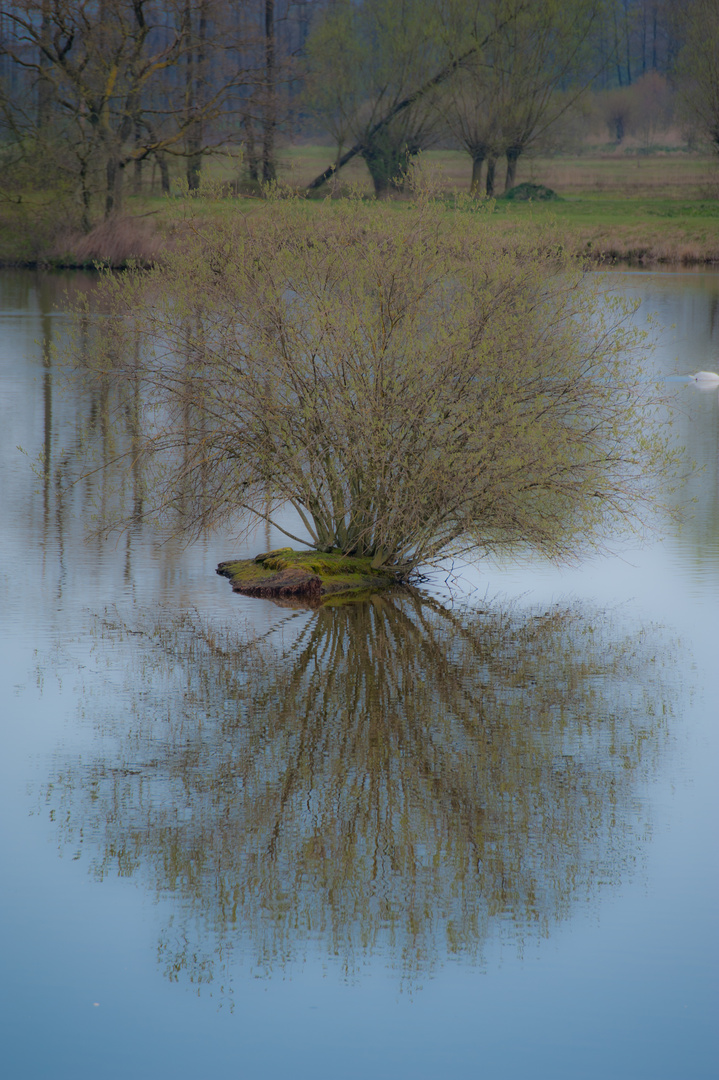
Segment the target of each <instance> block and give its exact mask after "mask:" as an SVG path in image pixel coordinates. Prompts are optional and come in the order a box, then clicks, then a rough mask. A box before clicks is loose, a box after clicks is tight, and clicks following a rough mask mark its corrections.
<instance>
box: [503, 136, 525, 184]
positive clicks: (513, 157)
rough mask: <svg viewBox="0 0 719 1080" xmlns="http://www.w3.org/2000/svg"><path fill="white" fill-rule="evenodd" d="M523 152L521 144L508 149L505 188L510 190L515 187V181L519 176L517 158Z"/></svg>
mask: <svg viewBox="0 0 719 1080" xmlns="http://www.w3.org/2000/svg"><path fill="white" fill-rule="evenodd" d="M521 153H522V147H521V146H510V147H509V148H508V149H507V175H506V176H505V178H504V190H505V191H509V189H510V188H512V187H514V181H515V179H516V176H517V159H518V158H519V155H520V154H521Z"/></svg>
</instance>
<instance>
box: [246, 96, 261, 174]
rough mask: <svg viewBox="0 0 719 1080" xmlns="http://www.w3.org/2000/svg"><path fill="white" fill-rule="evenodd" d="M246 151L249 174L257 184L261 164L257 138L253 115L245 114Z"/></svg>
mask: <svg viewBox="0 0 719 1080" xmlns="http://www.w3.org/2000/svg"><path fill="white" fill-rule="evenodd" d="M244 128H245V149H246V154H247V172H248V174H249V177H250V180H253V181H254V182H255V183H257V181H258V180H259V179H260V163H259V158H258V156H257V140H256V138H255V125H254V121H253V119H252V116H251V114H250V113H249V112H248V113H245V119H244Z"/></svg>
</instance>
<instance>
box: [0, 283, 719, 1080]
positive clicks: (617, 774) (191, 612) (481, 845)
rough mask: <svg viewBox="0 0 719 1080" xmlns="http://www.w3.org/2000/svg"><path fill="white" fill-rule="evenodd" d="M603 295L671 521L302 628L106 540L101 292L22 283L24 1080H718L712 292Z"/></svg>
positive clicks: (5, 350) (317, 617)
mask: <svg viewBox="0 0 719 1080" xmlns="http://www.w3.org/2000/svg"><path fill="white" fill-rule="evenodd" d="M616 281H617V287H618V288H620V289H621V290H622V291H624V292H626V293H627V294H629V295H631V296H636V297H640V298H641V299H642V307H641V309H640V316H639V317H640V318H642V319H643V318H644V314H645V313H649V312H655V313H656V318H657V331H656V333H657V341H656V344H655V347H654V350H653V354H652V355H653V363H654V364H655V365H656V373H657V375H659V376H661V377H666V378H667V380H668V381H667V389H668V392H669V394H670V395H671V396H672V397H673V398H674V399H675V401H676V404H677V409H676V411H675V412H674V413H673V416H672V420H671V424H672V437H673V438H675V439H676V440H677V442H678V443H679V444H681V445H683V446H686V448H687V452H688V460H690V462H691V463H690V464H689V465H688V466H687V474H686V477H685V479H684V480H683V482H682V484H681V488H680V491H679V492H678V493H677V494H676V495H675V496H674V498H675V499H678V500H679V501H680V502H681V503H682V505H686V511H685V515H684V521H683V522H682V523H681V524H680V525H677V524H675V523H671V522H668V521H667V522H665V523H664V525H663V527H662V529H661V530H660V531H659V532H654V533H652V534H650V535H649V536H648V537H647V539H646V540H645V542H644V543H642V544H639V543H638V542H635V543H630V544H627V543H626V542H621V543H620V542H619V540H618V539H617V541H616V542H615V543H612V540H611V538H610V540H609V544H608V547H609V550H608V551H607V553H606V554H604V555H602V556H601V557H600V556H595V557H593V558H592V559H588V560H586V561H584V562H581V563H580V564H578V565H577V566H573V567H570V568H562V569H558V568H556V567H553V566H551V565H548V564H547V563H545V562H542V561H541V560H536V559H535V560H532V559H527V560H524V561H519V560H517V561H515V562H507V563H503V564H496V563H491V564H490V563H480V564H479V565H477V566H475V567H470V566H468V567H453V568H451V572H450V570H449V568H448V571H447V573H443V574H441V573H437V574H434V575H432V576H430V577H429V579H428V581H427V582H426V584H425V586H424V587H423V590H422V592H421V593H420V594H412V595H408V596H399V597H384V598H382V599H379V598H378V599H375V601H373V602H363V603H357V604H351V605H345V606H340V607H336V608H322V609H320V610H315V611H312V610H305V609H301V608H291V607H287V608H285V607H281V606H278V605H275V604H273V603H271V602H270V601H265V600H257V599H249V598H244V597H239V596H236V595H233V594H232V592H231V590H230V587H229V585H228V583H227V581H226V580H225V579H223V578H220V577H218V576H217V575H216V573H215V567H216V565H217V563H218V562H220V561H221V560H223V559H227V558H229V557H236V556H248V555H254V554H256V553H257V552H259V551H262V550H267V549H268V548H271V547H273V546H280V545H281V544H282V542H283V541H282V537H281V536H280V535H279V534H276V535H275V534H274V533H273V532H272V531H271V530H269V531H266V530H265V529H264V528H263V529H260V530H258V532H257V534H256V536H255V537H253V538H252V540H251V542H250V543H249V546H248V547H246V548H245V549H242V548H240V547H239V546H238V545H237V544H236V543H235V542H234V541H233V539H232V537H231V536H229V535H214V536H212V537H209V538H205V539H203V540H202V541H198V542H196V543H193V544H191V545H189V546H187V547H183V546H181V545H179V544H177V543H176V542H171V541H166V540H163V538H162V537H161V536H159V535H157V534H155V533H153V532H152V531H150V530H149V529H148V528H146V527H136V528H133V529H130V530H129V531H127V532H125V533H122V534H114V535H112V536H111V537H110V538H109V539H104V540H103V539H99V538H97V537H93V536H92V535H91V525H92V522H93V520H94V519H95V517H96V515H98V514H101V513H103V512H104V511H105V510H106V509H107V503H108V501H111V500H112V499H113V497H114V494H113V490H112V486H111V484H110V483H108V481H107V480H104V479H103V474H102V473H101V472H94V473H92V474H91V475H87V474H86V475H81V473H80V470H79V469H78V467H77V466H76V459H77V446H78V444H79V442H80V439H81V435H82V434H83V433H87V431H88V430H90V431H91V432H92V434H93V438H94V441H95V445H96V448H97V453H98V454H99V455H100V460H99V463H100V464H101V463H102V462H103V461H105V462H107V461H109V460H110V458H111V456H112V451H113V442H112V432H111V431H110V430H109V427H108V424H107V416H106V404H107V403H106V402H105V401H104V399H103V396H102V393H101V392H100V393H95V392H91V391H88V389H87V387H82V388H81V387H80V386H78V387H77V388H74V386H73V383H72V382H70V383H67V382H66V381H65V380H63V379H61V378H60V377H59V373H58V371H57V370H56V362H55V360H54V358H53V355H52V353H51V351H50V349H49V348H48V343H51V342H53V341H54V342H57V341H60V340H61V338H62V334H63V331H64V327H65V326H66V325H67V318H66V316H65V315H63V306H64V305H65V304H66V303H67V301H66V299H65V294H66V291H69V293H73V292H74V291H77V290H79V289H80V290H82V289H86V288H89V287H90V284H91V281H90V279H89V278H87V277H85V276H82V275H72V274H67V275H60V274H58V275H48V274H45V275H43V274H34V273H30V272H25V271H3V272H1V273H0V320H1V321H0V380H1V382H0V385H1V387H2V394H1V397H0V409H1V410H2V417H1V419H2V424H1V427H0V441H1V445H2V462H3V469H2V473H1V474H0V491H1V493H2V503H1V505H2V518H1V520H0V529H1V535H2V565H1V566H0V640H1V642H2V651H1V654H0V655H1V659H0V672H1V674H0V685H1V688H2V693H1V697H0V701H2V712H1V715H2V719H1V722H0V802H1V807H0V867H1V868H2V870H1V873H2V879H1V881H2V884H1V886H0V957H2V976H3V977H2V980H1V982H0V1034H1V1044H0V1045H2V1062H3V1076H6V1077H8V1078H9V1080H15V1078H18V1080H34V1078H36V1077H37V1078H39V1077H45V1076H53V1077H58V1078H64V1077H68V1078H73V1080H81V1078H84V1077H90V1076H101V1077H103V1078H115V1077H117V1078H120V1077H123V1078H124V1077H128V1076H132V1077H135V1078H140V1080H141V1078H145V1077H147V1078H157V1077H165V1076H173V1077H175V1078H177V1080H180V1078H184V1077H193V1078H194V1077H212V1078H220V1077H263V1078H271V1077H279V1076H286V1075H291V1076H293V1077H305V1076H307V1077H317V1076H319V1077H324V1076H327V1077H334V1076H340V1075H341V1076H343V1077H344V1078H354V1077H357V1078H359V1077H367V1076H372V1077H375V1078H383V1077H388V1078H389V1077H393V1078H396V1077H404V1076H412V1077H420V1078H421V1077H427V1078H429V1077H436V1076H440V1075H447V1076H451V1077H477V1076H486V1077H488V1078H494V1077H502V1078H505V1080H513V1078H524V1077H529V1076H531V1077H534V1078H544V1077H547V1078H550V1077H551V1078H552V1080H559V1078H567V1080H569V1078H571V1080H578V1078H587V1080H595V1078H596V1080H598V1078H600V1077H601V1078H605V1077H612V1078H614V1080H621V1078H627V1080H640V1078H645V1077H646V1078H647V1080H649V1078H651V1080H662V1078H666V1080H670V1078H671V1080H676V1078H680V1077H681V1078H684V1077H687V1078H689V1077H691V1078H693V1080H699V1078H703V1077H707V1078H709V1077H715V1076H716V1075H717V1071H718V1061H719V1057H718V1052H719V1035H718V1029H717V1021H716V1017H717V1006H718V1005H719V993H718V990H719V986H718V983H719V933H718V930H719V918H718V917H717V912H718V911H719V905H718V904H717V897H718V895H719V888H718V886H719V873H718V864H717V853H716V823H717V821H718V820H719V785H718V784H717V783H716V775H717V769H718V767H719V754H718V750H719V723H718V721H719V709H718V707H717V701H719V393H718V392H717V390H716V388H713V389H711V390H709V391H702V390H700V389H698V388H697V387H696V386H692V385H690V384H688V383H687V382H686V381H680V380H678V379H676V378H675V377H676V376H677V375H679V374H682V373H686V372H691V371H696V370H698V369H709V370H716V369H717V367H719V274H716V273H711V272H686V273H679V272H676V273H672V272H656V273H639V272H625V273H621V274H618V275H617V278H616ZM127 483H129V484H130V485H132V483H133V479H132V477H131V478H130V479H129V480H128V481H127ZM130 496H131V497H136V498H139V497H140V496H139V495H138V493H137V492H135V491H134V489H133V491H131V492H130ZM692 500H693V501H692Z"/></svg>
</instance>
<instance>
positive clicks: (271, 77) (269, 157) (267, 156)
mask: <svg viewBox="0 0 719 1080" xmlns="http://www.w3.org/2000/svg"><path fill="white" fill-rule="evenodd" d="M276 104H277V103H276V101H275V0H265V110H264V116H263V120H262V179H263V180H264V181H265V183H268V182H269V181H271V180H275V179H276V178H277V170H276V167H275V128H276V126H277V111H276Z"/></svg>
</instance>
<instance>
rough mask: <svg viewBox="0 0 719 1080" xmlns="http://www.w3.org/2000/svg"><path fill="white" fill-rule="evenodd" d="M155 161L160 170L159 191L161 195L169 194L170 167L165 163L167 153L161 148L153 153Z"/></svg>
mask: <svg viewBox="0 0 719 1080" xmlns="http://www.w3.org/2000/svg"><path fill="white" fill-rule="evenodd" d="M155 161H156V162H157V166H158V168H159V170H160V191H161V192H162V194H163V195H169V194H170V169H169V167H168V164H167V155H166V154H163V153H162V151H161V150H158V152H157V153H156V154H155Z"/></svg>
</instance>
